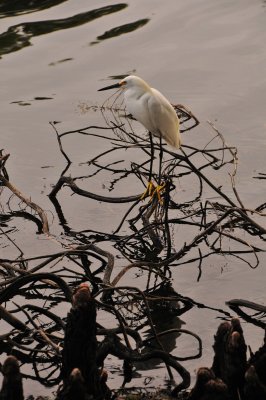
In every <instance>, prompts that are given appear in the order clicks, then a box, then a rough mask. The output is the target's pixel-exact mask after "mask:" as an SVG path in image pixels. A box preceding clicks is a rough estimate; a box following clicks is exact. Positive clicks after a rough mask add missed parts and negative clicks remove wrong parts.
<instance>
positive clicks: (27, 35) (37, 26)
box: [0, 3, 127, 57]
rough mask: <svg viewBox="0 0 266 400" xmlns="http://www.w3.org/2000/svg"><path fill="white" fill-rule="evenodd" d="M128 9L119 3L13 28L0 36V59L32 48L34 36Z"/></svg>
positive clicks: (125, 5)
mask: <svg viewBox="0 0 266 400" xmlns="http://www.w3.org/2000/svg"><path fill="white" fill-rule="evenodd" d="M126 7H127V4H125V3H119V4H113V5H111V6H105V7H101V8H97V9H95V10H91V11H87V12H84V13H81V14H77V15H74V16H73V17H69V18H63V19H55V20H47V21H36V22H27V23H22V24H18V25H14V26H11V27H10V28H8V30H7V31H6V32H4V33H2V34H1V35H0V57H1V55H4V54H8V53H12V52H14V51H18V50H21V49H22V48H23V47H27V46H30V45H31V38H32V37H34V36H40V35H45V34H47V33H51V32H55V31H59V30H62V29H69V28H74V27H76V26H79V25H82V24H86V23H87V22H90V21H93V20H95V19H96V18H100V17H103V16H104V15H108V14H111V13H114V12H117V11H121V10H123V9H124V8H126Z"/></svg>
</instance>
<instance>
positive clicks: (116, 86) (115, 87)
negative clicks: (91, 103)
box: [98, 83, 121, 92]
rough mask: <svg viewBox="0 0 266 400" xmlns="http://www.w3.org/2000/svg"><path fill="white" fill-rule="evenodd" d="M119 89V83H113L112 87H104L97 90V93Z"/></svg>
mask: <svg viewBox="0 0 266 400" xmlns="http://www.w3.org/2000/svg"><path fill="white" fill-rule="evenodd" d="M120 87H121V85H120V83H115V84H114V85H110V86H105V87H103V88H101V89H98V92H100V91H101V90H108V89H117V88H120Z"/></svg>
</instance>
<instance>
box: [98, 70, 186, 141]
mask: <svg viewBox="0 0 266 400" xmlns="http://www.w3.org/2000/svg"><path fill="white" fill-rule="evenodd" d="M115 88H121V89H122V90H123V93H124V99H125V103H126V109H127V111H128V112H129V113H130V114H131V115H132V116H133V117H134V118H135V119H136V120H137V121H139V122H140V123H141V124H142V125H143V126H144V127H145V128H146V129H148V131H149V132H150V133H151V134H152V135H154V136H157V137H159V138H163V139H164V140H165V141H166V142H167V143H168V144H170V145H171V146H173V147H175V148H177V149H179V147H180V145H181V139H180V132H179V119H178V116H177V115H176V112H175V109H174V107H173V106H172V105H171V103H170V102H169V101H168V100H167V99H166V97H164V96H163V95H162V93H160V92H159V91H158V90H157V89H153V88H151V87H150V86H149V85H148V84H147V83H146V82H145V81H144V80H143V79H141V78H139V77H138V76H135V75H129V76H127V77H126V78H124V79H122V80H121V81H120V82H118V83H116V84H114V85H111V86H106V87H104V88H102V89H99V91H101V90H108V89H115Z"/></svg>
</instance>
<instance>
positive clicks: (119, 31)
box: [91, 18, 149, 45]
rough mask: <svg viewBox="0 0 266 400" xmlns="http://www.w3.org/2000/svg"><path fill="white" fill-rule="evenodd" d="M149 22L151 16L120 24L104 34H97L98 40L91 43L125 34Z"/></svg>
mask: <svg viewBox="0 0 266 400" xmlns="http://www.w3.org/2000/svg"><path fill="white" fill-rule="evenodd" d="M148 22H149V18H144V19H140V20H138V21H135V22H131V23H129V24H125V25H120V26H117V27H115V28H113V29H110V30H109V31H106V32H105V33H104V34H103V35H100V36H97V41H95V42H91V45H93V44H97V43H100V42H101V41H102V40H105V39H111V38H113V37H116V36H120V35H123V34H124V33H129V32H133V31H135V30H136V29H139V28H141V27H142V26H144V25H146V24H147V23H148Z"/></svg>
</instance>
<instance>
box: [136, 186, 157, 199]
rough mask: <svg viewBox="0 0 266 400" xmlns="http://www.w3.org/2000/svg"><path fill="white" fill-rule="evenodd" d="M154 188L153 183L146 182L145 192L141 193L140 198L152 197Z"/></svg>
mask: <svg viewBox="0 0 266 400" xmlns="http://www.w3.org/2000/svg"><path fill="white" fill-rule="evenodd" d="M154 190H155V186H154V183H153V182H148V185H147V188H146V190H145V192H144V193H143V195H142V196H141V198H140V200H144V199H145V198H146V197H147V196H151V197H152V195H153V192H154Z"/></svg>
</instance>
